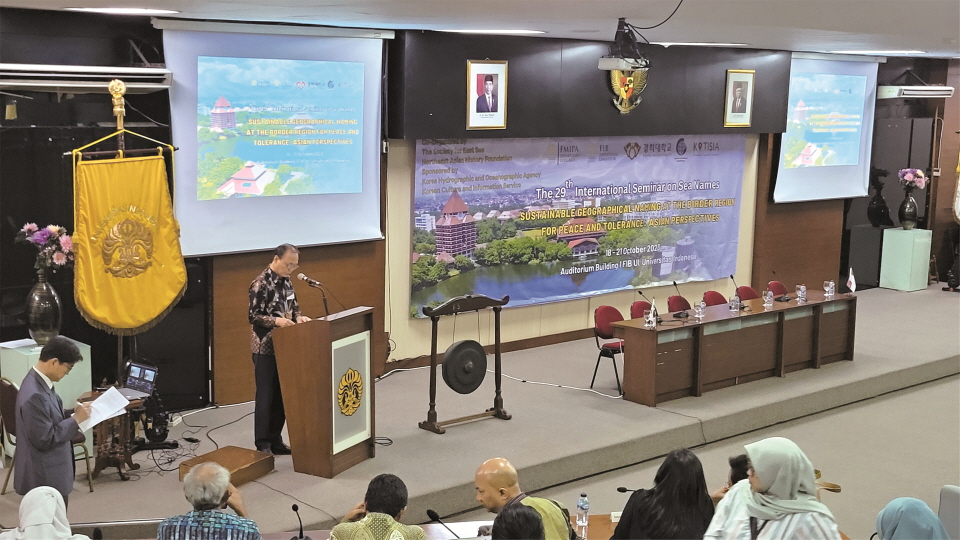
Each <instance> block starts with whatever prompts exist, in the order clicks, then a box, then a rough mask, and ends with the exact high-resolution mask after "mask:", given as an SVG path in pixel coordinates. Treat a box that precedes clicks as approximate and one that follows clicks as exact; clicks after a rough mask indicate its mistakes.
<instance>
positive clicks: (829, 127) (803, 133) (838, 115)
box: [781, 73, 867, 169]
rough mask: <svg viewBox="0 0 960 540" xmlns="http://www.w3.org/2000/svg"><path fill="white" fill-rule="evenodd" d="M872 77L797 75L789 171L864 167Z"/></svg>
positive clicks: (787, 148)
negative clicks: (864, 130)
mask: <svg viewBox="0 0 960 540" xmlns="http://www.w3.org/2000/svg"><path fill="white" fill-rule="evenodd" d="M866 85H867V77H865V76H861V75H837V74H832V73H792V74H791V76H790V95H789V98H788V107H789V109H788V117H787V132H786V133H785V134H784V138H783V141H784V142H783V151H782V152H781V156H782V159H783V162H782V164H781V166H782V168H784V169H795V168H799V167H829V166H836V165H858V164H859V161H860V135H861V130H862V128H863V112H864V111H863V109H864V101H865V100H864V94H865V91H866Z"/></svg>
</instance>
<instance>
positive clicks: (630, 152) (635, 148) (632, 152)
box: [623, 142, 641, 159]
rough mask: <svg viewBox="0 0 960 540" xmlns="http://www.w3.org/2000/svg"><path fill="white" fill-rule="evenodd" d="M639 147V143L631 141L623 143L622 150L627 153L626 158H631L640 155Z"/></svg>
mask: <svg viewBox="0 0 960 540" xmlns="http://www.w3.org/2000/svg"><path fill="white" fill-rule="evenodd" d="M640 148H641V146H640V143H635V142H632V143H627V144H626V145H624V147H623V151H624V152H626V153H627V157H628V158H630V159H633V158H635V157H637V156H638V155H640Z"/></svg>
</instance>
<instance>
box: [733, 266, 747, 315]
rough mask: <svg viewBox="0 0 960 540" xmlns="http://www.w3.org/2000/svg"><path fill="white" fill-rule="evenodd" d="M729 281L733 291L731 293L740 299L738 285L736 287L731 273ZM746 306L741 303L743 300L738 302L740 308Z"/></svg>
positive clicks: (735, 281)
mask: <svg viewBox="0 0 960 540" xmlns="http://www.w3.org/2000/svg"><path fill="white" fill-rule="evenodd" d="M730 281H732V282H733V287H734V292H733V295H734V296H736V297H737V300H740V287H737V280H735V279H733V274H730ZM746 308H747V306H745V305H743V302H742V301H741V302H740V309H746Z"/></svg>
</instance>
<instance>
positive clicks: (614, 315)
mask: <svg viewBox="0 0 960 540" xmlns="http://www.w3.org/2000/svg"><path fill="white" fill-rule="evenodd" d="M622 320H623V314H621V313H620V310H619V309H617V308H615V307H613V306H600V307H598V308H597V310H596V311H594V312H593V330H594V331H595V332H596V334H597V337H599V338H601V339H613V323H615V322H620V321H622Z"/></svg>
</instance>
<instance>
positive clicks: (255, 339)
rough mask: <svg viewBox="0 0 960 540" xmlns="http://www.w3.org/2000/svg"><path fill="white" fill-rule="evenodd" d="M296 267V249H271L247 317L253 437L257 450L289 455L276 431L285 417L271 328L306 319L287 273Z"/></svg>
mask: <svg viewBox="0 0 960 540" xmlns="http://www.w3.org/2000/svg"><path fill="white" fill-rule="evenodd" d="M299 266H300V252H299V251H298V250H297V248H296V247H294V246H292V245H290V244H282V245H280V246H277V248H276V249H275V250H273V261H271V262H270V266H268V267H267V268H266V269H265V270H264V271H263V272H262V273H261V274H260V275H259V276H257V278H256V279H254V280H253V283H251V284H250V291H249V292H250V311H249V314H248V317H249V319H250V324H251V325H253V331H252V333H251V335H250V347H251V349H252V352H253V368H254V378H255V380H256V383H257V394H256V404H255V406H254V415H253V436H254V439H255V441H254V442H255V444H256V447H257V450H259V451H261V452H268V453H273V454H278V455H287V454H290V447H288V446H287V445H286V444H284V443H283V440H282V439H281V438H280V432H281V431H282V430H283V424H284V422H286V420H287V417H286V415H285V414H284V411H283V396H282V395H281V393H280V375H279V374H278V373H277V357H276V355H274V352H273V335H272V331H273V329H274V328H277V327H280V328H282V327H285V326H293V325H294V324H296V323H302V322H307V321H309V320H310V318H309V317H305V316H303V315H302V314H301V313H300V306H299V305H298V304H297V295H296V294H295V293H294V291H293V283H292V282H291V281H290V275H291V274H292V273H293V271H294V270H296V269H297V268H298V267H299Z"/></svg>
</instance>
